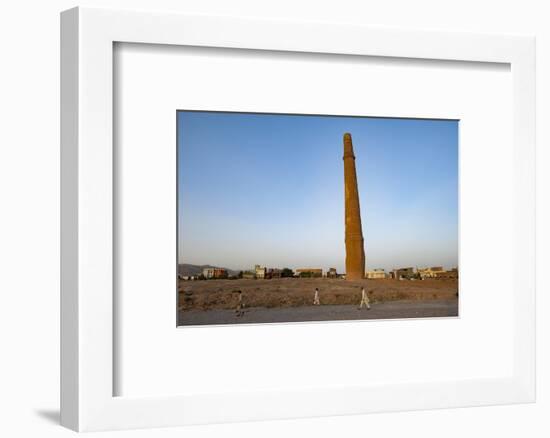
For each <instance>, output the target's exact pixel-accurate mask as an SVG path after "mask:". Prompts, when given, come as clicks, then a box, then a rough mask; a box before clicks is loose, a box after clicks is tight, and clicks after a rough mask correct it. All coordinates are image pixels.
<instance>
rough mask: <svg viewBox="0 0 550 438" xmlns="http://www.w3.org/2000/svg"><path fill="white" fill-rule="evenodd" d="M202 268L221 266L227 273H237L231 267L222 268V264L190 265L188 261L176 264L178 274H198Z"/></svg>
mask: <svg viewBox="0 0 550 438" xmlns="http://www.w3.org/2000/svg"><path fill="white" fill-rule="evenodd" d="M204 268H222V269H225V270H226V271H227V273H228V274H229V275H237V274H238V273H239V271H234V270H233V269H228V268H224V267H223V266H214V265H191V264H189V263H180V264H179V265H178V275H182V276H189V275H200V274H202V270H203V269H204Z"/></svg>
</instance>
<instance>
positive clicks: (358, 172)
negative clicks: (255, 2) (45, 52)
mask: <svg viewBox="0 0 550 438" xmlns="http://www.w3.org/2000/svg"><path fill="white" fill-rule="evenodd" d="M534 44H535V42H534V38H532V37H525V36H506V35H479V34H467V33H449V32H426V31H421V30H399V29H386V28H384V29H381V28H380V29H376V28H370V27H363V26H347V25H343V24H334V23H317V22H291V21H275V20H273V21H270V20H256V19H244V18H243V19H240V18H227V17H224V18H221V17H209V16H186V15H178V14H162V13H145V12H131V11H113V10H103V9H82V8H76V9H71V10H68V11H66V12H63V13H62V15H61V107H62V114H61V119H62V126H61V143H62V144H61V172H62V181H61V198H62V211H61V219H62V240H61V250H62V260H61V264H62V273H61V277H62V278H61V280H62V281H61V286H62V287H61V316H62V327H61V359H62V364H61V386H62V387H61V420H62V424H63V425H65V426H67V427H69V428H71V429H74V430H79V431H89V430H105V429H123V428H140V427H156V426H171V425H174V426H175V425H188V424H202V423H213V422H233V421H248V420H263V419H279V418H280V419H282V418H297V417H306V416H326V415H345V414H358V413H370V412H381V411H397V410H416V409H432V408H444V407H458V406H481V405H490V404H506V403H526V402H532V401H534V399H535V320H534V318H535V276H534V269H535V227H534V217H535V197H534V195H535V185H534V184H535V176H534V169H535V129H534V120H535V78H534V71H535V70H534V63H535V50H534Z"/></svg>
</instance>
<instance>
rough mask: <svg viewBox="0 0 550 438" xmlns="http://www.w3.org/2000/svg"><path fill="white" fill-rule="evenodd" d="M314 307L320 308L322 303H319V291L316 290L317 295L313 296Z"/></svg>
mask: <svg viewBox="0 0 550 438" xmlns="http://www.w3.org/2000/svg"><path fill="white" fill-rule="evenodd" d="M313 305H314V306H320V305H321V301H319V289H318V288H315V295H314V296H313Z"/></svg>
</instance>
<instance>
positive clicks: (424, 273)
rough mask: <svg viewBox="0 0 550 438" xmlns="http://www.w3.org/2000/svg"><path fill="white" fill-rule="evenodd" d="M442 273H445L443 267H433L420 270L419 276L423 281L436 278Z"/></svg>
mask: <svg viewBox="0 0 550 438" xmlns="http://www.w3.org/2000/svg"><path fill="white" fill-rule="evenodd" d="M442 272H445V270H444V269H443V266H432V267H431V268H420V269H418V274H419V275H420V278H421V279H422V280H424V279H425V278H436V277H437V276H438V275H439V274H441V273H442Z"/></svg>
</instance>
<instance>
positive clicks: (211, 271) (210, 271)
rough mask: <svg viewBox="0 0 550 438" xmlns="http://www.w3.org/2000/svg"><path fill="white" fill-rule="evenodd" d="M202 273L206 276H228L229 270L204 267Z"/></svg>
mask: <svg viewBox="0 0 550 438" xmlns="http://www.w3.org/2000/svg"><path fill="white" fill-rule="evenodd" d="M202 275H204V277H205V278H227V270H226V269H223V268H204V269H203V270H202Z"/></svg>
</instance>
